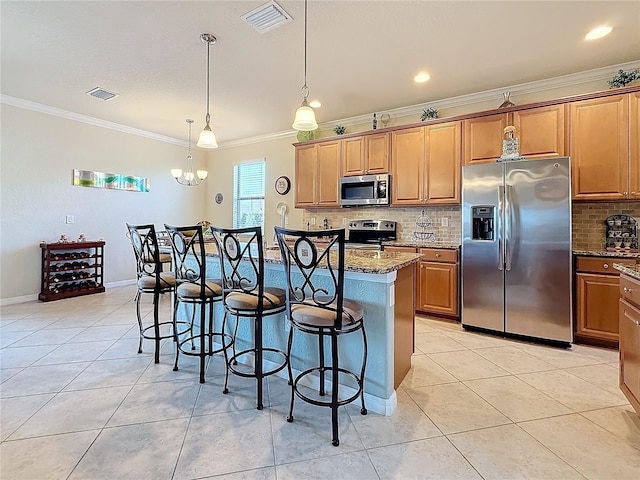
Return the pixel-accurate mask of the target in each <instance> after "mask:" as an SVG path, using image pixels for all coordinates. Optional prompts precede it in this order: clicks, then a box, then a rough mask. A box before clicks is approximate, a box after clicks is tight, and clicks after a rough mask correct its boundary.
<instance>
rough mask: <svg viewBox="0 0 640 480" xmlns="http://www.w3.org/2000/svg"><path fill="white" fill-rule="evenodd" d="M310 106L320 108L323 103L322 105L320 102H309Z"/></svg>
mask: <svg viewBox="0 0 640 480" xmlns="http://www.w3.org/2000/svg"><path fill="white" fill-rule="evenodd" d="M309 106H310V107H312V108H319V107H321V106H322V103H320V101H319V100H314V101H312V102H309Z"/></svg>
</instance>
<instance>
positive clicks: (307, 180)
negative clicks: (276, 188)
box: [296, 145, 318, 207]
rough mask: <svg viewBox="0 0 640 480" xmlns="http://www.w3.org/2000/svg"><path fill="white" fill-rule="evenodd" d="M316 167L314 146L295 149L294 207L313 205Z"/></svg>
mask: <svg viewBox="0 0 640 480" xmlns="http://www.w3.org/2000/svg"><path fill="white" fill-rule="evenodd" d="M317 165H318V163H317V157H316V146H315V145H306V146H304V147H296V207H312V206H313V205H314V204H315V185H316V178H317V176H318V170H317Z"/></svg>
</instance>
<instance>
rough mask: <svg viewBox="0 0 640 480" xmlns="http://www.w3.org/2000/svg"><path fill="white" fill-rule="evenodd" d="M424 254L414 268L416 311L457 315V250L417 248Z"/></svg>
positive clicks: (449, 315) (450, 315)
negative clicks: (416, 275)
mask: <svg viewBox="0 0 640 480" xmlns="http://www.w3.org/2000/svg"><path fill="white" fill-rule="evenodd" d="M420 253H422V254H424V255H425V257H424V259H423V260H421V261H420V266H419V267H418V279H417V282H418V288H417V291H418V294H417V297H418V299H417V307H416V308H417V310H418V311H421V312H425V313H431V314H435V315H445V316H448V317H457V316H458V251H457V250H448V249H438V248H421V249H420Z"/></svg>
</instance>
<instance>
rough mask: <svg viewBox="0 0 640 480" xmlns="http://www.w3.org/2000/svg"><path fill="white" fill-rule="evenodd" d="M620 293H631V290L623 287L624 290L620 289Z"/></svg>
mask: <svg viewBox="0 0 640 480" xmlns="http://www.w3.org/2000/svg"><path fill="white" fill-rule="evenodd" d="M622 291H623V292H624V293H631V289H630V288H627V287H624V288H623V289H622Z"/></svg>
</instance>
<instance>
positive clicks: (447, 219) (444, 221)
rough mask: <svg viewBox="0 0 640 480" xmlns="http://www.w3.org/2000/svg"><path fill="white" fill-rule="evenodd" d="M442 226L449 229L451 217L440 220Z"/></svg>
mask: <svg viewBox="0 0 640 480" xmlns="http://www.w3.org/2000/svg"><path fill="white" fill-rule="evenodd" d="M440 225H442V226H443V227H448V226H449V217H442V218H441V219H440Z"/></svg>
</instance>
